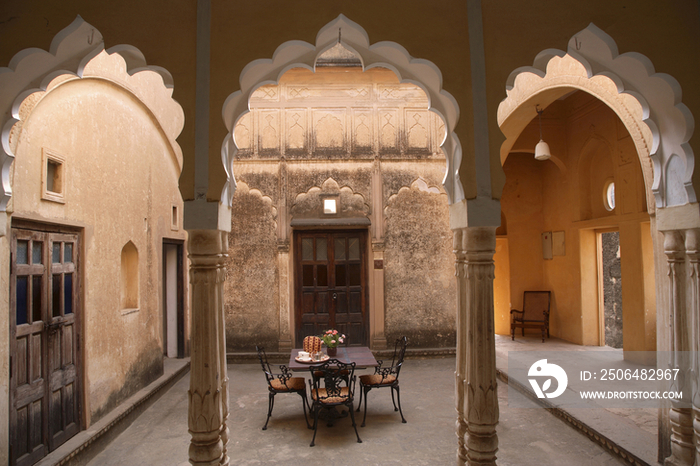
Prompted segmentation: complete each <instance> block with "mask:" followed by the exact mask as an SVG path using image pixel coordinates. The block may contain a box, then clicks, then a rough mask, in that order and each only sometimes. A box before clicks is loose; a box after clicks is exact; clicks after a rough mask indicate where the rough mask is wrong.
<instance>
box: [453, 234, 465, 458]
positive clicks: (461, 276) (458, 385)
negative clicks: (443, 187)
mask: <svg viewBox="0 0 700 466" xmlns="http://www.w3.org/2000/svg"><path fill="white" fill-rule="evenodd" d="M463 236H464V230H454V236H453V243H452V244H453V249H454V253H455V276H456V277H457V354H456V366H457V367H456V369H455V404H456V409H457V422H456V423H455V428H456V434H457V442H458V448H457V464H458V465H460V466H461V465H464V464H467V446H466V444H465V442H464V440H465V437H466V435H467V420H466V416H465V396H464V394H465V391H466V385H467V381H466V379H467V364H466V358H467V304H466V301H467V298H466V291H467V284H466V283H467V267H466V251H465V248H464V247H463V245H462V238H463Z"/></svg>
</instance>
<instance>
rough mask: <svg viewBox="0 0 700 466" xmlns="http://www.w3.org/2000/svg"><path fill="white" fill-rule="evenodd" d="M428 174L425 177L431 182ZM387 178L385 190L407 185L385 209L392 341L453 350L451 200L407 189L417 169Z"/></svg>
mask: <svg viewBox="0 0 700 466" xmlns="http://www.w3.org/2000/svg"><path fill="white" fill-rule="evenodd" d="M411 168H414V169H415V167H411ZM421 168H423V167H421ZM426 171H427V170H422V172H423V173H421V174H422V175H428V176H427V177H428V178H430V177H429V173H428V174H426V173H425V172H426ZM383 174H384V177H385V179H386V180H387V183H386V184H385V186H387V185H395V186H401V185H403V186H404V187H403V188H401V189H399V191H398V193H397V194H395V195H394V196H393V197H391V198H389V201H388V205H387V207H386V209H385V215H386V239H385V248H386V249H385V251H384V257H385V261H384V264H385V265H384V277H385V292H384V293H385V306H386V310H385V313H386V330H385V332H386V336H387V341H389V342H391V341H394V339H396V338H398V337H400V336H402V335H406V336H408V339H409V342H410V343H411V346H415V347H429V348H431V347H434V348H440V347H450V346H453V345H455V342H456V336H455V312H456V311H455V310H456V306H457V304H456V297H457V290H456V281H455V278H454V254H453V252H452V232H451V231H450V227H449V215H448V210H447V196H446V195H445V194H442V193H437V192H426V190H422V189H420V188H419V187H418V186H416V185H415V184H414V185H413V186H412V187H410V188H407V187H406V185H407V184H408V183H405V182H404V181H401V179H402V178H405V177H407V176H408V177H410V176H414V177H416V170H406V169H405V168H404V170H401V169H400V168H399V167H395V168H393V169H391V170H389V169H385V170H384V171H383ZM408 186H411V185H410V184H408ZM432 186H433V191H437V189H436V188H435V184H433V185H432Z"/></svg>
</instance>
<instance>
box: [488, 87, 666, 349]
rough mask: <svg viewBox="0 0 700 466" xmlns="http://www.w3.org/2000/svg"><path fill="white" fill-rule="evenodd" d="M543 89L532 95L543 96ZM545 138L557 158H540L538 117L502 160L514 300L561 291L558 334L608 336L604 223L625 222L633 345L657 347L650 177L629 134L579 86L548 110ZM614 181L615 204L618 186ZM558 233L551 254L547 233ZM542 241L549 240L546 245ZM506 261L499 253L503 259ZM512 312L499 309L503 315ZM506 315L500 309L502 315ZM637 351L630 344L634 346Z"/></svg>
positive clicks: (587, 341)
mask: <svg viewBox="0 0 700 466" xmlns="http://www.w3.org/2000/svg"><path fill="white" fill-rule="evenodd" d="M540 97H541V96H539V95H537V94H536V95H533V96H532V98H531V99H530V100H529V102H528V104H526V105H529V103H533V104H535V103H536V102H537V99H538V98H540ZM542 137H543V138H544V139H545V140H546V141H547V142H548V144H549V146H550V149H551V152H552V158H553V159H555V162H553V161H551V160H550V161H537V160H535V159H534V157H533V155H532V154H533V152H534V148H535V145H536V144H537V140H538V139H539V124H538V121H537V120H536V119H535V120H533V121H532V122H531V123H530V124H529V125H528V126H526V127H525V129H524V130H523V131H522V133H521V134H520V136H519V137H518V139H517V140H516V142H515V143H514V145H513V149H512V151H511V153H510V155H509V156H508V158H507V159H506V160H505V163H504V165H503V167H504V171H505V173H506V185H505V187H504V190H503V198H502V200H501V205H502V209H503V212H504V214H505V216H506V217H507V218H508V231H507V240H508V245H509V255H508V257H507V259H506V260H508V262H509V264H508V265H509V269H510V283H509V284H508V285H509V287H510V290H511V293H510V297H511V302H512V304H513V306H512V307H514V308H516V309H518V306H519V305H520V302H521V301H520V300H521V299H522V296H523V292H524V291H529V290H550V291H552V306H551V316H550V330H551V334H552V335H553V336H555V337H558V338H563V339H565V340H568V341H571V342H574V343H578V344H582V345H605V344H606V343H605V335H606V332H605V319H604V318H602V316H603V315H604V311H603V308H604V299H603V294H604V293H603V289H602V288H600V287H599V283H600V282H601V279H602V276H601V274H602V273H603V269H602V267H601V264H600V262H599V260H600V258H601V256H600V245H599V239H600V238H599V233H598V232H600V231H603V230H605V231H610V230H613V229H614V230H617V231H619V243H620V260H621V262H620V270H621V271H622V274H623V275H624V276H625V280H623V281H622V284H621V302H622V321H621V323H622V328H623V332H624V336H623V337H622V338H621V340H622V341H623V342H624V346H623V347H624V349H625V350H626V354H627V356H629V357H632V355H633V353H631V352H632V351H654V350H656V326H655V325H653V324H651V323H653V322H655V321H656V300H655V289H654V287H653V286H652V283H653V277H654V266H653V248H652V241H651V240H652V235H651V232H650V223H649V221H650V218H649V214H648V213H647V204H646V200H647V199H648V197H647V196H646V195H645V189H644V177H643V173H642V170H641V167H640V164H639V161H638V160H639V157H638V156H637V153H636V148H635V145H634V143H633V141H632V137H631V135H630V133H629V132H628V131H627V130H626V128H625V126H624V124H623V123H622V121H621V120H620V119H619V118H618V117H617V116H616V114H615V113H614V112H613V111H612V110H611V109H610V108H609V107H607V106H606V105H605V104H604V103H602V102H601V101H600V100H598V99H596V98H595V97H593V96H592V95H590V94H588V93H586V92H583V91H575V90H573V89H571V90H570V92H569V93H567V94H565V97H564V98H560V99H558V100H555V101H554V102H552V103H551V104H550V105H549V106H548V107H546V108H545V109H544V112H543V118H542ZM611 183H614V186H615V192H614V197H613V199H614V206H611V205H610V201H609V196H610V192H609V186H610V184H611ZM549 232H552V233H553V234H552V235H551V236H552V237H553V238H554V241H553V244H551V247H552V249H551V251H552V254H551V255H547V254H545V250H544V249H543V248H544V245H542V244H543V243H542V241H543V239H542V238H543V235H544V234H545V233H549ZM541 245H542V246H541ZM497 260H499V259H498V258H497ZM501 315H504V312H499V310H498V309H496V316H501ZM497 318H498V317H497ZM628 352H629V353H628Z"/></svg>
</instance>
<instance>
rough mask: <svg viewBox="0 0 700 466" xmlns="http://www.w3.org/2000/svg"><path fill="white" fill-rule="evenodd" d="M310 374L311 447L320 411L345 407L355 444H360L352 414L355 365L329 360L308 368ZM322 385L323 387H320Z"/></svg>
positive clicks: (314, 439) (314, 438) (313, 442)
mask: <svg viewBox="0 0 700 466" xmlns="http://www.w3.org/2000/svg"><path fill="white" fill-rule="evenodd" d="M309 369H310V372H311V380H309V385H310V386H311V403H312V407H311V411H312V413H313V415H314V427H313V428H314V436H313V438H312V439H311V445H309V446H312V447H313V446H314V445H315V442H316V432H317V431H318V417H319V414H320V412H321V410H322V409H328V410H330V409H334V408H335V407H336V406H346V407H347V408H348V410H349V412H350V418H351V419H352V427H353V428H354V429H355V435H356V436H357V443H362V440H361V439H360V434H359V433H358V432H357V424H355V414H354V406H353V400H354V394H355V363H354V362H351V363H349V364H345V363H342V362H340V361H338V360H337V359H329V360H328V361H326V362H324V363H323V364H321V365H320V366H316V367H311V368H309ZM321 383H323V385H324V386H323V387H321Z"/></svg>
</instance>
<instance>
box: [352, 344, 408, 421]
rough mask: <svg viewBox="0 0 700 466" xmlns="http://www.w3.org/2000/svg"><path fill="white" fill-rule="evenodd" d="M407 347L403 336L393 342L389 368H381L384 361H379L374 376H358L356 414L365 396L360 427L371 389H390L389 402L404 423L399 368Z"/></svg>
mask: <svg viewBox="0 0 700 466" xmlns="http://www.w3.org/2000/svg"><path fill="white" fill-rule="evenodd" d="M407 345H408V339H407V338H406V337H405V336H403V337H401V338H397V339H396V341H395V342H394V356H393V357H392V359H391V366H385V367H382V365H383V364H384V361H381V360H380V361H377V363H379V365H378V366H377V367H376V368H375V369H374V374H372V375H361V376H360V404H359V405H358V406H357V411H358V412H359V411H360V408H361V407H362V394H363V393H364V395H365V415H364V417H363V418H362V424H361V427H364V426H365V419H367V393H368V392H369V391H370V390H372V389H373V388H383V387H391V402H392V403H394V411H398V412H399V414H401V422H403V423H404V424H405V423H406V418H404V417H403V410H402V409H401V394H400V392H399V373H400V372H401V366H403V358H404V356H405V355H406V346H407ZM394 390H396V400H394ZM397 401H398V408H397V407H396V402H397Z"/></svg>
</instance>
